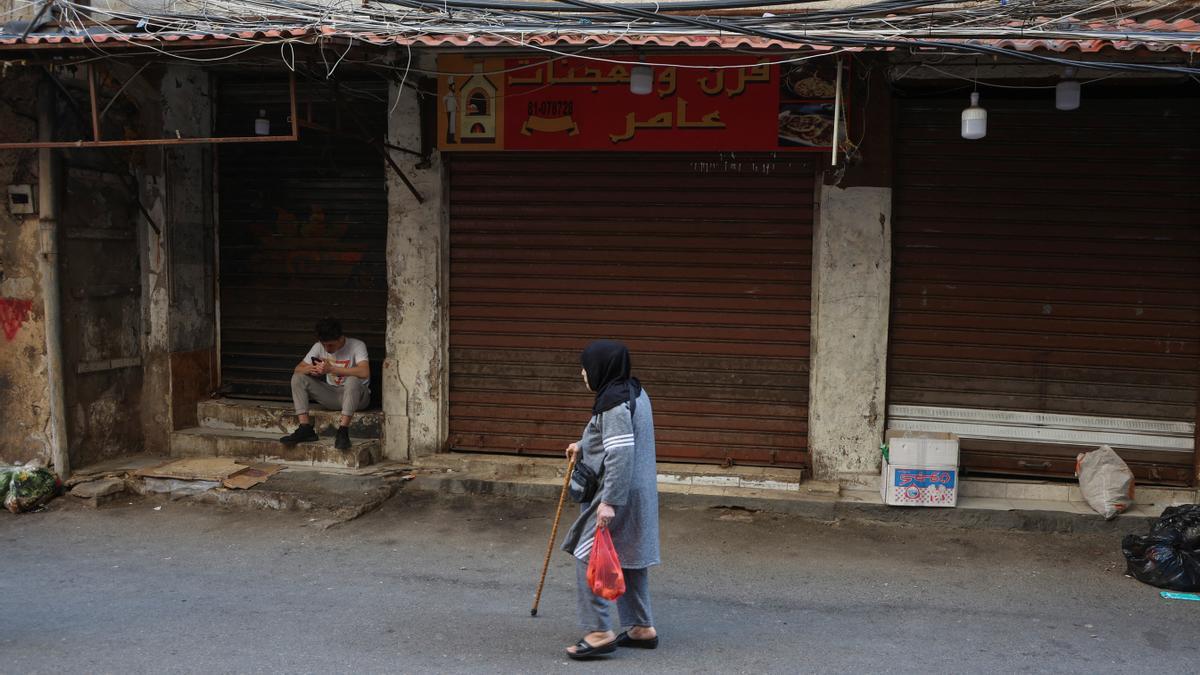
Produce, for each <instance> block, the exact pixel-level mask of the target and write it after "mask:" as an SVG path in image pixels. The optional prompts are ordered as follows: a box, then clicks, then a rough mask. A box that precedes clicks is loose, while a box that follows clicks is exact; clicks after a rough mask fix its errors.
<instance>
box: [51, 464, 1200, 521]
mask: <svg viewBox="0 0 1200 675" xmlns="http://www.w3.org/2000/svg"><path fill="white" fill-rule="evenodd" d="M167 459H168V458H163V457H132V458H125V459H123V460H117V461H114V462H110V463H108V464H107V465H101V466H98V467H90V468H89V469H86V470H85V472H83V473H81V474H80V475H78V476H76V477H73V478H72V481H73V482H81V481H84V480H86V479H87V478H88V477H91V478H92V479H97V478H111V477H119V478H120V480H121V481H123V483H122V489H123V490H124V491H125V492H123V493H122V494H124V493H127V492H128V493H138V494H143V495H144V494H147V490H146V489H145V487H144V486H143V485H141V483H140V482H139V480H138V479H137V478H136V477H134V476H133V475H132V472H133V471H134V470H136V469H137V468H140V467H144V466H149V465H153V464H155V463H162V462H164V461H167ZM285 466H286V468H285V470H284V471H282V472H280V473H278V474H275V475H274V476H272V477H271V478H270V479H268V480H267V481H266V482H265V483H262V484H259V485H256V486H254V487H252V488H250V489H247V490H229V489H224V488H217V489H215V490H209V491H205V492H202V493H199V494H190V493H188V492H187V491H186V490H182V491H180V492H179V493H168V494H165V495H159V496H158V497H159V498H164V499H168V500H170V499H189V500H192V501H199V502H204V503H212V504H218V505H223V506H228V507H234V508H259V509H269V510H299V511H312V512H313V513H315V514H317V519H316V520H317V522H319V523H321V524H322V525H323V526H324V527H332V526H334V525H339V524H341V523H345V522H348V521H349V520H352V519H354V518H357V517H359V516H361V515H362V514H364V513H368V512H370V511H372V510H374V509H376V508H378V507H379V506H380V505H381V504H383V503H384V502H385V501H386V500H388V499H390V498H391V497H392V496H393V495H394V494H395V493H396V491H397V490H398V489H399V486H400V484H401V483H403V482H405V481H406V480H408V479H410V478H413V480H412V481H411V483H409V488H410V489H414V490H419V491H424V492H432V493H438V494H447V495H497V496H504V497H512V498H518V499H535V500H548V501H549V500H557V499H558V496H559V494H560V492H561V490H562V483H563V474H564V473H565V469H566V466H565V463H564V462H563V461H562V460H559V459H555V458H545V457H519V456H511V455H508V456H506V455H476V454H463V453H448V454H441V455H435V456H432V457H425V458H421V459H419V460H417V461H416V462H413V463H412V464H407V463H397V462H391V463H383V464H378V465H373V466H371V467H367V468H363V469H336V468H313V467H312V466H308V465H304V464H286V465H285ZM658 478H659V495H660V501H661V503H662V505H663V506H664V507H665V508H713V507H725V508H730V509H738V510H743V511H752V512H764V513H778V514H790V515H795V516H801V517H805V518H809V519H813V520H817V521H821V522H832V521H837V520H859V521H867V522H887V523H900V524H907V525H913V526H926V527H951V528H972V529H987V530H1018V531H1028V532H1061V533H1102V534H1103V533H1114V534H1128V533H1142V532H1145V531H1146V529H1148V527H1149V524H1150V523H1151V522H1152V521H1153V520H1154V519H1156V518H1157V517H1158V516H1159V514H1161V512H1162V510H1163V509H1164V508H1165V507H1167V506H1170V505H1173V504H1181V503H1193V502H1195V501H1196V493H1195V491H1194V490H1168V489H1146V488H1143V489H1140V490H1139V491H1138V495H1139V499H1140V500H1141V501H1139V503H1138V504H1137V505H1135V507H1134V508H1133V509H1132V510H1131V511H1130V512H1129V513H1126V514H1124V515H1122V516H1120V517H1119V518H1117V519H1116V520H1113V521H1108V522H1106V521H1104V519H1103V518H1101V517H1100V516H1099V515H1098V514H1096V513H1095V512H1093V511H1092V509H1091V507H1089V506H1088V505H1087V504H1086V503H1085V502H1083V501H1082V496H1081V495H1079V490H1078V488H1077V487H1076V486H1072V485H1069V484H1064V483H1051V482H1045V481H1006V480H978V479H972V480H964V481H963V482H962V483H961V487H960V493H961V496H960V498H959V502H958V506H957V507H956V508H913V507H894V506H886V505H884V504H883V503H882V500H881V497H880V494H879V490H878V487H877V485H878V479H877V478H874V479H873V478H872V477H862V478H861V479H860V480H859V481H858V482H857V483H855V482H851V483H848V484H837V483H828V482H820V481H811V480H810V481H803V480H801V472H800V471H799V470H797V469H779V468H771V467H742V466H734V467H721V466H712V465H696V464H671V463H660V464H659V477H658Z"/></svg>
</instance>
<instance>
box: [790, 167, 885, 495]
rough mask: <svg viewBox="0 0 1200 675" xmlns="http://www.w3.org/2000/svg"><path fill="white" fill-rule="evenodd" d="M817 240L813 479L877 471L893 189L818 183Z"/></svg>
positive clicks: (811, 413) (811, 420) (811, 405)
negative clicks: (819, 184) (835, 185)
mask: <svg viewBox="0 0 1200 675" xmlns="http://www.w3.org/2000/svg"><path fill="white" fill-rule="evenodd" d="M818 189H819V194H818V199H819V203H820V207H819V211H818V219H817V223H816V228H815V234H814V242H813V305H812V306H813V309H812V355H811V359H812V361H811V384H810V386H811V394H810V397H809V398H810V403H809V444H810V448H811V449H812V453H813V469H814V473H815V474H816V477H817V478H818V479H822V480H834V479H838V478H840V477H849V476H851V475H858V474H864V473H878V471H879V462H880V457H879V443H880V442H881V440H882V439H883V431H884V424H885V419H884V418H885V403H886V401H885V397H886V379H887V344H888V315H889V307H890V302H891V269H892V255H891V251H892V243H891V229H892V217H891V215H892V191H891V189H890V188H879V187H854V188H847V189H842V188H838V187H834V186H827V185H826V186H820V187H819V188H818Z"/></svg>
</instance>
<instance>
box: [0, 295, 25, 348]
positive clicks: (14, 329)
mask: <svg viewBox="0 0 1200 675" xmlns="http://www.w3.org/2000/svg"><path fill="white" fill-rule="evenodd" d="M32 307H33V302H32V301H31V300H18V299H16V298H0V325H3V326H4V339H5V340H6V341H8V342H12V339H13V338H15V337H17V333H18V332H19V331H20V330H21V326H24V325H25V322H26V321H28V320H29V310H30V309H31V308H32Z"/></svg>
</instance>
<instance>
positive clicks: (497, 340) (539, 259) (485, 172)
mask: <svg viewBox="0 0 1200 675" xmlns="http://www.w3.org/2000/svg"><path fill="white" fill-rule="evenodd" d="M448 159H449V162H450V195H451V197H450V258H451V261H450V372H451V375H450V439H449V440H450V446H451V447H452V448H455V449H460V450H479V451H490V452H518V453H536V454H555V453H560V452H562V449H563V447H565V446H566V444H567V443H570V442H572V441H575V440H578V438H579V435H580V433H581V432H582V430H583V425H584V423H585V422H586V421H587V418H588V416H589V414H590V412H589V410H590V408H591V396H590V395H589V394H588V393H587V391H586V389H585V388H584V386H583V383H582V381H581V379H580V375H579V369H580V367H579V361H578V355H579V352H580V350H581V349H582V348H583V347H584V346H585V345H586V344H587V342H588V341H589V340H591V339H594V338H600V337H612V338H617V339H621V340H624V341H625V342H626V343H627V344H628V345H629V347H630V350H631V351H632V353H633V363H634V371H635V374H636V375H637V376H638V377H640V378H641V380H642V382H643V383H644V384H645V386H646V388H647V391H648V392H649V393H650V395H651V397H652V398H653V402H654V411H655V421H656V426H657V442H658V453H659V457H660V458H664V459H668V458H670V459H686V460H692V461H696V460H699V461H713V462H725V461H736V462H739V463H741V462H746V463H778V464H787V465H805V464H807V462H808V447H807V420H808V408H807V398H808V344H809V335H808V326H809V296H810V284H809V278H810V261H811V255H812V250H811V249H812V246H811V241H812V214H813V179H812V168H811V165H810V164H808V160H806V159H804V158H797V159H790V158H782V157H769V156H753V155H741V154H739V155H737V156H736V157H733V156H729V155H724V156H715V155H705V156H696V155H629V154H603V155H575V154H571V155H566V154H555V155H549V154H537V155H533V154H508V155H501V154H469V155H468V154H460V155H453V156H450V157H449V158H448Z"/></svg>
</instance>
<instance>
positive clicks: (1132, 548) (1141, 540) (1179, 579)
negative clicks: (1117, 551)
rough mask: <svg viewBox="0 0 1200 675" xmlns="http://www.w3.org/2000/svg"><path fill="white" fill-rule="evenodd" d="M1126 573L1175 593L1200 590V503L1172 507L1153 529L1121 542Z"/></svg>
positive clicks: (1156, 522)
mask: <svg viewBox="0 0 1200 675" xmlns="http://www.w3.org/2000/svg"><path fill="white" fill-rule="evenodd" d="M1121 551H1122V552H1123V553H1124V554H1125V560H1126V563H1127V568H1126V572H1125V573H1126V574H1128V575H1129V576H1131V577H1133V578H1135V579H1137V580H1138V581H1141V582H1143V583H1147V584H1150V585H1151V586H1157V587H1159V588H1166V589H1169V590H1172V591H1200V504H1188V505H1186V506H1172V507H1171V508H1169V509H1167V510H1165V511H1163V514H1162V516H1161V517H1159V519H1158V520H1157V521H1155V523H1154V524H1153V525H1151V526H1150V534H1148V535H1146V536H1141V537H1140V536H1138V535H1135V534H1131V535H1129V536H1127V537H1125V539H1124V540H1123V541H1122V542H1121Z"/></svg>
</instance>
